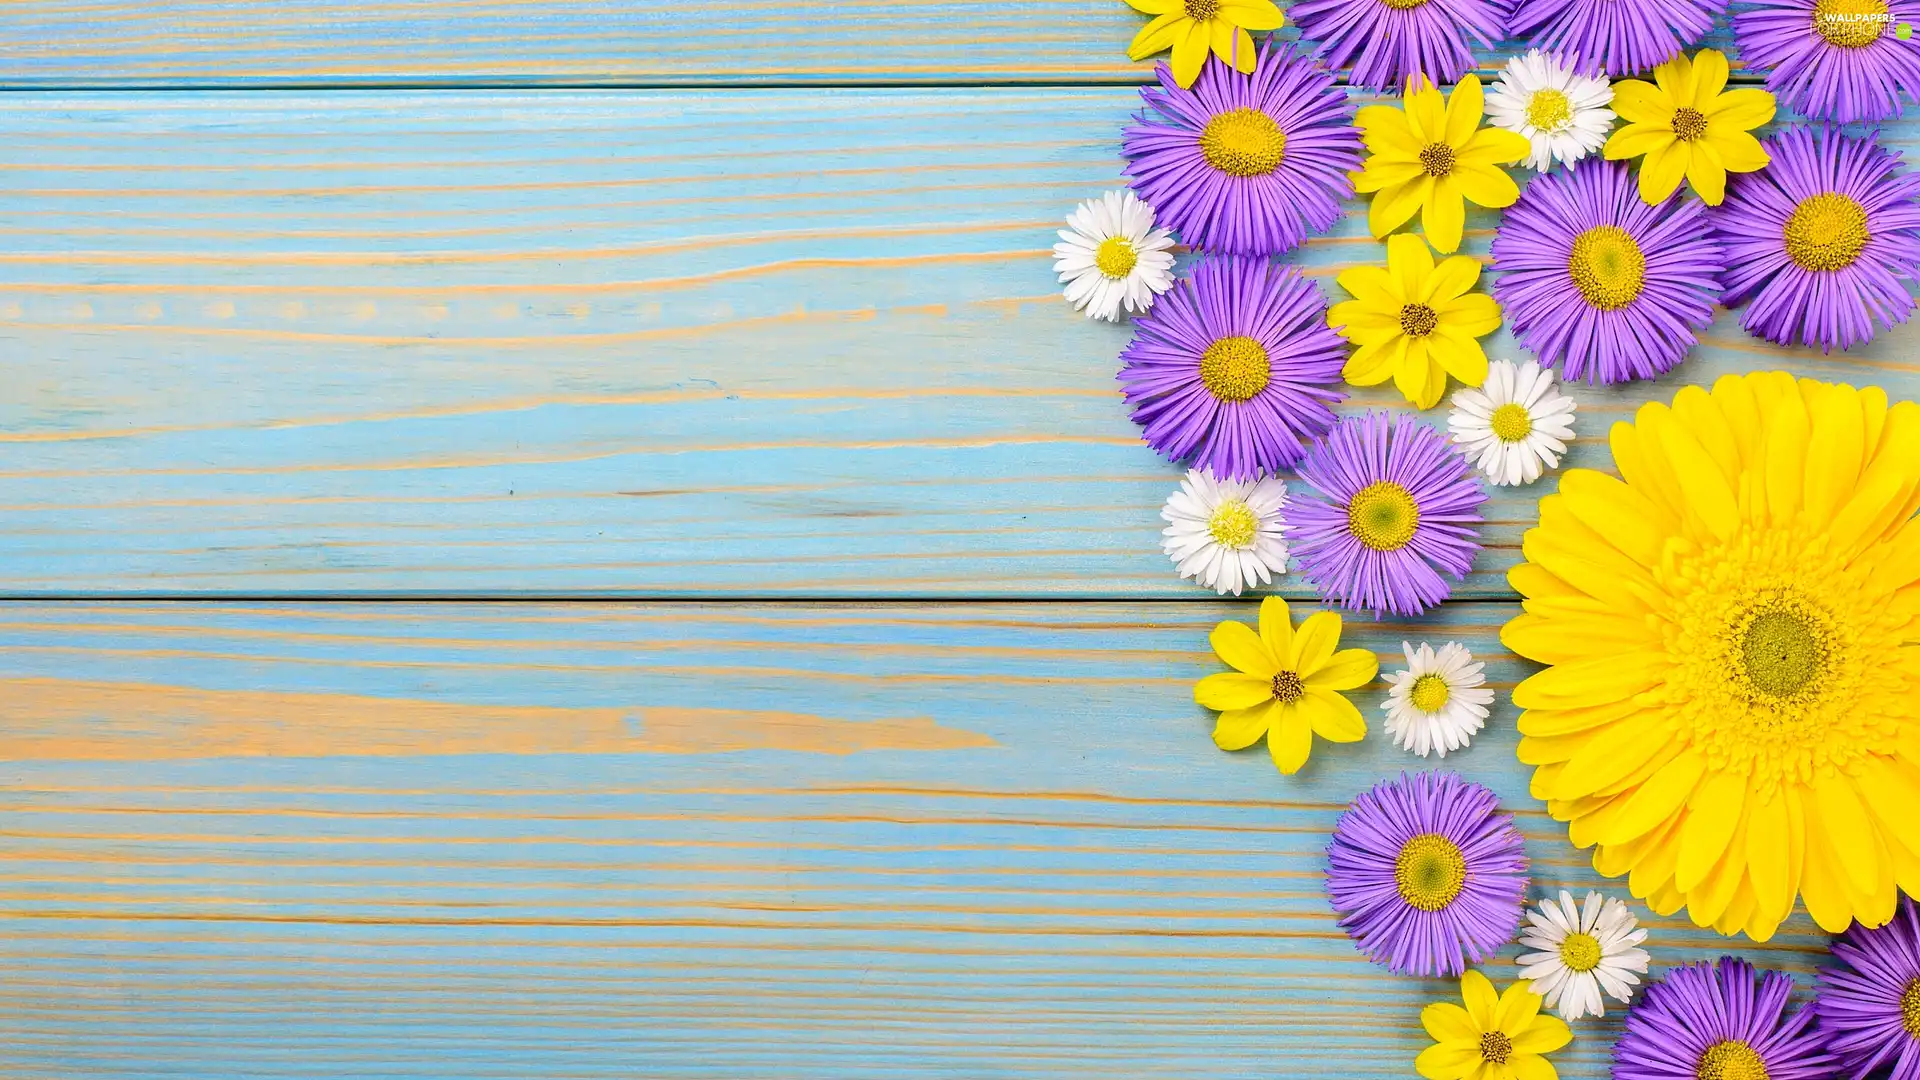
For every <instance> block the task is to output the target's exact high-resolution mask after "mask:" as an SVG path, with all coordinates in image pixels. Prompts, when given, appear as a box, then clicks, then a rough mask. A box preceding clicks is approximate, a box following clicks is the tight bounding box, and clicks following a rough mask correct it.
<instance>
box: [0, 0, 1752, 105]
mask: <svg viewBox="0 0 1920 1080" xmlns="http://www.w3.org/2000/svg"><path fill="white" fill-rule="evenodd" d="M1281 6H1282V7H1283V8H1284V7H1285V6H1287V5H1285V4H1282V5H1281ZM1145 24H1146V18H1145V17H1144V16H1142V15H1139V14H1136V13H1135V12H1134V11H1133V10H1132V9H1131V8H1129V7H1127V6H1126V5H1125V4H1123V3H1121V0H997V2H994V3H968V2H965V0H887V2H884V3H881V2H866V3H860V4H844V3H842V4H834V5H832V6H830V7H821V6H807V5H795V4H778V3H767V2H763V0H754V2H749V3H738V4H716V3H709V2H706V0H492V2H489V0H389V2H387V3H383V4H377V5H375V4H360V3H347V2H344V0H225V2H221V3H209V2H204V0H201V2H174V3H165V4H117V3H102V2H100V0H10V2H9V3H7V4H6V5H4V6H0V88H24V87H32V88H56V89H64V88H71V87H83V86H84V87H118V88H170V89H171V88H180V87H256V88H259V87H315V86H374V85H378V86H414V87H446V86H476V85H477V86H489V87H496V86H574V87H578V86H725V87H735V86H742V85H752V84H786V85H803V86H804V85H807V84H822V83H824V84H880V85H899V84H947V85H967V86H978V85H991V84H1000V85H1004V84H1034V83H1050V84H1052V83H1066V84H1085V83H1126V82H1140V81H1143V80H1145V79H1147V78H1150V77H1151V75H1150V72H1151V70H1152V65H1151V63H1134V62H1131V61H1129V60H1128V59H1127V55H1126V50H1127V44H1128V42H1130V41H1131V40H1132V38H1133V35H1134V34H1135V33H1136V32H1137V31H1138V30H1139V29H1140V27H1142V26H1144V25H1145ZM1280 36H1282V37H1283V38H1289V39H1291V38H1294V37H1296V36H1297V31H1296V30H1295V29H1294V28H1292V27H1291V26H1289V27H1287V28H1285V29H1284V30H1282V31H1281V35H1280ZM1707 43H1708V44H1713V45H1718V46H1720V47H1722V48H1727V47H1729V35H1728V34H1727V33H1726V31H1725V28H1724V26H1723V27H1721V28H1719V29H1717V30H1716V31H1715V32H1714V33H1713V34H1712V35H1711V36H1710V37H1709V38H1708V39H1707ZM1515 51H1517V45H1516V44H1515V43H1506V44H1504V45H1503V46H1502V47H1501V48H1500V49H1498V50H1496V51H1495V52H1492V53H1488V54H1487V55H1486V56H1485V57H1484V58H1483V59H1484V60H1485V61H1486V62H1488V63H1493V62H1495V61H1496V57H1497V58H1499V59H1504V58H1505V57H1506V56H1508V55H1511V54H1512V53H1513V52H1515Z"/></svg>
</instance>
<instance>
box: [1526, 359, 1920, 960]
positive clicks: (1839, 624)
mask: <svg viewBox="0 0 1920 1080" xmlns="http://www.w3.org/2000/svg"><path fill="white" fill-rule="evenodd" d="M1612 444H1613V458H1614V464H1615V465H1616V466H1617V467H1618V468H1619V470H1620V478H1619V479H1615V478H1614V477H1612V476H1609V475H1606V474H1604V473H1599V472H1594V471H1591V470H1588V469H1573V470H1570V471H1568V472H1567V473H1566V474H1565V475H1564V476H1563V477H1562V478H1561V481H1560V491H1559V494H1557V495H1552V496H1549V497H1547V498H1545V499H1542V500H1541V501H1540V525H1539V527H1537V528H1535V529H1531V530H1529V531H1528V532H1527V534H1526V537H1525V541H1524V544H1523V551H1524V552H1525V554H1526V558H1527V561H1526V562H1524V563H1521V564H1520V565H1519V566H1517V567H1515V568H1514V569H1513V570H1512V572H1511V573H1510V574H1509V575H1508V580H1509V581H1511V582H1512V583H1513V586H1514V588H1515V589H1517V590H1519V592H1520V594H1521V595H1522V596H1523V597H1525V602H1524V604H1523V607H1524V614H1521V615H1519V616H1517V617H1515V618H1514V619H1513V620H1512V621H1511V622H1509V623H1507V625H1506V627H1505V629H1503V630H1502V631H1501V635H1500V638H1501V640H1502V641H1504V642H1505V643H1506V644H1507V647H1508V648H1511V649H1512V650H1513V651H1514V652H1517V653H1519V654H1520V655H1522V656H1526V657H1529V658H1531V659H1534V660H1538V661H1540V662H1542V663H1546V664H1551V665H1553V666H1551V667H1549V668H1547V669H1546V670H1545V671H1542V672H1540V673H1538V674H1536V675H1533V676H1531V677H1530V678H1528V679H1527V680H1526V681H1524V682H1522V683H1521V684H1520V685H1519V686H1518V687H1516V688H1515V689H1514V692H1513V700H1514V704H1516V705H1518V706H1519V707H1520V708H1521V709H1523V710H1525V711H1524V712H1522V713H1521V714H1520V733H1521V735H1522V736H1523V737H1522V738H1521V740H1520V748H1519V754H1520V760H1521V761H1523V762H1525V763H1527V764H1529V765H1533V766H1535V767H1536V768H1535V770H1534V774H1533V794H1534V795H1535V796H1536V797H1538V798H1542V799H1545V800H1546V801H1547V809H1548V810H1549V811H1550V812H1551V813H1552V814H1553V816H1554V817H1555V818H1557V819H1559V820H1561V821H1567V822H1571V823H1572V825H1571V828H1570V830H1569V831H1570V833H1571V834H1572V839H1573V843H1574V844H1575V846H1577V847H1582V848H1584V847H1589V846H1593V845H1598V846H1597V848H1596V849H1595V851H1594V856H1593V865H1594V868H1595V869H1597V870H1599V871H1600V872H1601V873H1602V874H1605V875H1607V876H1609V877H1617V876H1619V875H1621V874H1630V875H1631V876H1630V877H1629V879H1628V885H1629V888H1630V890H1631V891H1632V893H1633V895H1635V896H1638V897H1643V898H1645V899H1646V901H1647V903H1648V905H1649V906H1650V907H1652V908H1653V910H1655V911H1657V912H1659V913H1660V914H1662V915H1667V914H1671V913H1673V912H1674V911H1677V910H1679V909H1680V907H1681V906H1682V905H1683V904H1684V905H1685V906H1686V908H1687V914H1688V915H1689V916H1690V917H1691V918H1692V919H1693V921H1694V922H1695V923H1697V924H1699V925H1701V926H1712V927H1713V928H1714V929H1716V930H1719V931H1720V932H1721V933H1723V934H1732V933H1735V932H1738V931H1741V930H1744V931H1746V933H1747V934H1748V935H1749V936H1751V937H1752V938H1753V939H1754V940H1756V941H1764V940H1766V939H1767V938H1768V937H1771V936H1772V934H1773V932H1774V929H1775V928H1776V927H1778V926H1779V925H1780V922H1781V920H1783V919H1785V918H1786V917H1787V915H1788V914H1789V913H1790V912H1792V911H1793V903H1794V897H1795V894H1796V893H1797V894H1798V895H1799V896H1801V897H1803V898H1805V900H1806V905H1807V911H1808V913H1809V914H1811V915H1812V916H1813V919H1814V921H1815V922H1817V923H1819V924H1820V926H1821V927H1822V928H1824V929H1826V930H1828V931H1831V932H1835V933H1837V932H1839V931H1841V930H1844V929H1845V928H1846V926H1847V924H1848V922H1850V921H1853V920H1858V921H1859V922H1860V923H1861V924H1862V925H1864V926H1869V927H1873V926H1879V925H1881V924H1882V923H1884V922H1886V921H1887V920H1888V919H1890V918H1892V917H1893V913H1894V904H1895V900H1896V898H1897V897H1898V895H1899V893H1898V891H1897V890H1899V889H1904V890H1906V891H1908V892H1910V893H1916V894H1920V814H1917V813H1915V808H1916V807H1920V519H1915V518H1914V512H1915V511H1916V510H1920V405H1915V404H1914V403H1913V402H1910V401H1903V402H1900V403H1899V404H1896V405H1893V406H1891V407H1889V406H1888V404H1887V395H1886V394H1885V393H1884V392H1883V391H1881V390H1880V389H1878V388H1873V387H1870V388H1868V389H1865V390H1856V389H1854V388H1853V387H1851V386H1845V385H1840V386H1835V385H1830V384H1827V383H1821V382H1814V381H1813V380H1811V379H1800V380H1798V381H1796V380H1795V379H1794V377H1793V376H1791V375H1789V374H1787V373H1786V372H1768V373H1763V374H1754V375H1746V376H1732V375H1729V376H1725V377H1723V378H1722V379H1720V381H1718V382H1717V383H1715V384H1714V386H1713V390H1712V392H1711V393H1709V392H1707V391H1706V390H1703V389H1701V388H1699V387H1687V388H1685V389H1683V390H1681V391H1680V392H1679V394H1678V395H1676V396H1675V397H1674V401H1673V405H1672V406H1671V407H1669V406H1666V405H1661V404H1649V405H1645V406H1642V407H1641V409H1640V411H1639V413H1638V415H1637V416H1636V417H1635V418H1634V420H1633V422H1632V423H1626V422H1622V423H1618V424H1615V425H1614V426H1613V433H1612Z"/></svg>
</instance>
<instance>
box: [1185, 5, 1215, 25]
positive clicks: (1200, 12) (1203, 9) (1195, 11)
mask: <svg viewBox="0 0 1920 1080" xmlns="http://www.w3.org/2000/svg"><path fill="white" fill-rule="evenodd" d="M1186 8H1187V18H1189V19H1193V20H1195V21H1197V22H1205V21H1207V20H1208V19H1211V18H1213V17H1215V16H1216V15H1219V14H1220V0H1187V3H1186Z"/></svg>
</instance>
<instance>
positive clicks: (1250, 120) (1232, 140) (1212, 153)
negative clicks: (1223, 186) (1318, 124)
mask: <svg viewBox="0 0 1920 1080" xmlns="http://www.w3.org/2000/svg"><path fill="white" fill-rule="evenodd" d="M1200 154H1201V156H1203V157H1205V158H1206V159H1207V164H1209V165H1211V166H1213V167H1214V168H1216V169H1219V170H1220V171H1221V172H1223V173H1226V174H1227V175H1228V176H1265V175H1267V174H1268V173H1271V172H1272V171H1273V170H1275V169H1277V168H1279V167H1280V162H1281V161H1282V160H1283V159H1284V158H1285V157H1286V156H1287V133H1286V132H1284V131H1282V130H1280V124H1279V123H1278V122H1277V121H1275V120H1274V118H1273V117H1271V116H1268V115H1267V114H1266V113H1263V112H1261V111H1260V110H1259V109H1248V108H1239V109H1228V110H1227V111H1226V112H1223V113H1219V114H1217V115H1215V116H1214V118H1213V119H1211V120H1208V121H1207V126H1206V127H1205V128H1204V129H1203V130H1202V131H1201V132H1200Z"/></svg>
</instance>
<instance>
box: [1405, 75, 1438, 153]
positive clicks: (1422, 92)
mask: <svg viewBox="0 0 1920 1080" xmlns="http://www.w3.org/2000/svg"><path fill="white" fill-rule="evenodd" d="M1406 109H1407V122H1408V123H1409V124H1411V125H1412V127H1413V135H1414V137H1415V138H1417V139H1419V140H1420V145H1422V146H1426V145H1427V144H1429V143H1437V142H1444V141H1446V137H1447V105H1446V98H1445V97H1443V96H1442V95H1441V93H1440V91H1439V90H1436V89H1434V87H1433V84H1431V83H1428V82H1426V80H1424V79H1422V80H1421V85H1420V86H1419V87H1418V88H1416V89H1414V90H1413V91H1411V92H1409V93H1408V94H1407V96H1406Z"/></svg>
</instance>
